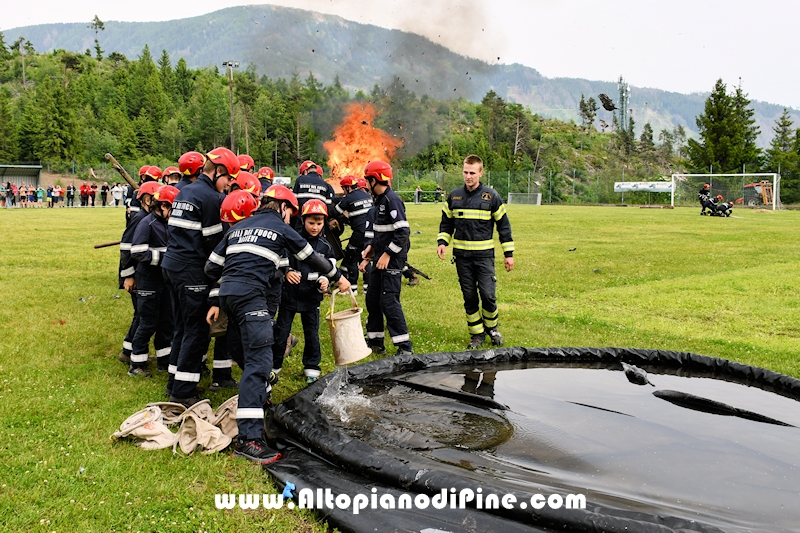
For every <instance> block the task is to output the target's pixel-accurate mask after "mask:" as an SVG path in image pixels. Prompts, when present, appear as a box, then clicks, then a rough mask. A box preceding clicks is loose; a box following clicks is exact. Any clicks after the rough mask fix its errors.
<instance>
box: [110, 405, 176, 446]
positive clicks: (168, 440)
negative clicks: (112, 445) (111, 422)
mask: <svg viewBox="0 0 800 533" xmlns="http://www.w3.org/2000/svg"><path fill="white" fill-rule="evenodd" d="M128 437H130V438H133V439H134V440H135V442H136V445H137V446H139V447H140V448H142V449H143V450H160V449H163V448H169V447H170V446H171V445H172V444H173V443H174V442H175V434H174V433H172V432H171V431H170V430H169V428H168V427H167V426H165V425H164V422H163V417H162V415H161V409H160V408H158V407H156V406H151V407H147V408H146V409H142V410H141V411H137V412H136V413H134V414H132V415H131V416H129V417H128V418H127V419H125V421H124V422H123V423H122V425H121V426H120V427H119V431H116V432H114V434H113V435H111V440H119V439H122V438H128Z"/></svg>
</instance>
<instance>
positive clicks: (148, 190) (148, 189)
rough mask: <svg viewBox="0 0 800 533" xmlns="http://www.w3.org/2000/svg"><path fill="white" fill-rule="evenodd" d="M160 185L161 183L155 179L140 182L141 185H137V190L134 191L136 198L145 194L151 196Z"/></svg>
mask: <svg viewBox="0 0 800 533" xmlns="http://www.w3.org/2000/svg"><path fill="white" fill-rule="evenodd" d="M161 187H163V185H161V184H160V183H158V182H157V181H146V182H144V183H142V186H141V187H139V190H138V191H136V198H141V197H142V196H144V195H145V194H149V195H150V196H153V195H154V194H155V193H156V191H158V189H160V188H161Z"/></svg>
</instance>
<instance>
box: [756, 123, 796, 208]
mask: <svg viewBox="0 0 800 533" xmlns="http://www.w3.org/2000/svg"><path fill="white" fill-rule="evenodd" d="M793 124H794V123H793V122H792V119H791V115H790V114H789V110H788V109H786V108H783V113H782V114H781V116H780V118H778V120H777V122H775V126H774V127H773V128H772V131H774V132H775V137H773V138H772V142H770V147H769V148H768V149H767V150H766V163H765V167H766V168H765V170H768V171H769V172H780V175H781V200H782V201H784V202H786V203H794V202H796V201H797V200H800V195H798V193H800V190H798V189H799V185H800V183H798V182H799V181H800V173H799V172H798V170H799V169H798V164H799V163H800V154H798V152H797V151H796V150H795V145H796V140H797V133H796V130H795V129H794V128H793V127H792V126H793Z"/></svg>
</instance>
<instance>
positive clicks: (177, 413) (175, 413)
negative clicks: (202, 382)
mask: <svg viewBox="0 0 800 533" xmlns="http://www.w3.org/2000/svg"><path fill="white" fill-rule="evenodd" d="M147 407H158V408H159V409H161V417H162V418H163V419H164V424H166V425H168V426H177V425H178V424H180V423H181V415H182V414H183V412H184V411H186V406H185V405H183V404H182V403H174V402H153V403H148V404H147Z"/></svg>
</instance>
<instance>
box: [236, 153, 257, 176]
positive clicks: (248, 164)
mask: <svg viewBox="0 0 800 533" xmlns="http://www.w3.org/2000/svg"><path fill="white" fill-rule="evenodd" d="M236 158H237V159H238V160H239V168H240V169H242V170H244V171H245V172H253V170H255V168H256V162H255V161H253V158H252V157H250V156H249V155H247V154H239V155H238V156H236Z"/></svg>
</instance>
